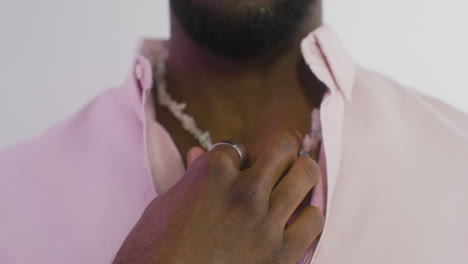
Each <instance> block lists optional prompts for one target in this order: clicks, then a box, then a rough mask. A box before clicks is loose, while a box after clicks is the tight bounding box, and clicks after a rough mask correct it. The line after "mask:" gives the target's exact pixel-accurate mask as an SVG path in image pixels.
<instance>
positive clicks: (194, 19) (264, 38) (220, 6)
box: [170, 0, 317, 59]
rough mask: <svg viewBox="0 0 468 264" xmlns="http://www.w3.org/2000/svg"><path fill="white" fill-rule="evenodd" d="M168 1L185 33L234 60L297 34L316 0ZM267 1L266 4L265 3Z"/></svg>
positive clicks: (266, 49)
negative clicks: (258, 0) (257, 0)
mask: <svg viewBox="0 0 468 264" xmlns="http://www.w3.org/2000/svg"><path fill="white" fill-rule="evenodd" d="M260 2H264V3H255V1H251V0H219V1H208V0H170V5H171V10H172V14H173V15H174V16H175V18H176V19H177V20H178V22H179V23H180V24H181V26H182V28H183V30H184V31H185V33H186V34H187V35H188V36H189V37H190V38H192V39H193V40H195V41H196V42H198V43H199V44H200V45H201V46H204V47H205V48H208V49H209V50H211V51H212V52H214V53H216V54H218V55H220V56H223V57H230V58H236V59H243V58H249V57H255V56H261V55H263V54H265V53H268V52H270V51H271V50H273V49H276V48H278V47H280V46H281V45H283V44H285V43H287V42H288V41H289V40H291V38H293V37H294V35H295V34H296V33H298V31H299V28H300V26H301V24H302V23H303V22H304V20H305V19H306V18H307V16H308V15H309V13H310V9H311V8H310V7H311V4H313V3H315V2H317V0H269V1H260ZM265 2H268V3H265Z"/></svg>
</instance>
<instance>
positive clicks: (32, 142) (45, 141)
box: [0, 88, 134, 174]
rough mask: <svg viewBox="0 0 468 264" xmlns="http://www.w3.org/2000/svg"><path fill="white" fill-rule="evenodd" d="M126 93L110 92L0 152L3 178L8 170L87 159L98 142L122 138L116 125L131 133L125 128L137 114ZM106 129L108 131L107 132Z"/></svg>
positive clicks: (115, 90) (117, 90)
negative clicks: (65, 158) (114, 136)
mask: <svg viewBox="0 0 468 264" xmlns="http://www.w3.org/2000/svg"><path fill="white" fill-rule="evenodd" d="M122 91H123V89H118V88H111V89H107V90H105V91H104V92H102V93H100V94H98V95H97V96H96V97H95V98H94V99H92V100H91V101H90V102H88V103H86V104H85V105H84V106H82V107H81V108H80V109H79V110H78V111H77V112H75V113H74V114H72V115H71V116H69V117H68V118H66V119H64V120H62V121H59V122H58V123H56V124H55V125H53V126H51V127H50V128H48V129H47V130H46V131H43V132H41V133H39V135H37V136H35V137H33V138H31V139H29V140H25V141H23V142H19V143H17V144H14V145H12V146H10V147H8V148H6V149H4V150H0V174H1V172H2V170H4V169H12V168H14V167H22V166H26V167H27V166H30V167H34V166H33V164H38V165H40V162H37V160H43V161H44V162H47V163H49V162H50V163H51V164H52V163H54V161H53V158H54V157H56V156H60V155H70V157H77V156H79V155H83V154H85V152H86V151H92V150H93V149H95V148H94V147H93V144H96V143H99V142H96V141H99V140H102V141H105V140H106V138H112V136H111V135H112V134H111V133H115V134H118V133H119V132H120V131H119V130H116V127H115V126H116V124H117V125H118V124H119V123H120V125H119V127H118V129H123V130H125V129H131V128H128V127H125V126H124V125H123V124H122V121H124V120H131V115H132V114H133V113H134V111H132V110H131V109H130V108H131V105H129V104H128V103H127V102H126V99H125V98H124V97H125V95H124V94H122ZM129 115H130V116H129ZM103 122H105V123H106V124H102V123H103ZM99 124H101V125H99ZM106 125H107V126H108V129H109V130H108V131H105V130H106V129H105V126H106ZM103 128H104V129H103ZM103 130H104V131H103ZM108 133H109V134H108ZM28 162H31V164H28Z"/></svg>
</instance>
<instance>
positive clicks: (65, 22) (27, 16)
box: [0, 0, 468, 149]
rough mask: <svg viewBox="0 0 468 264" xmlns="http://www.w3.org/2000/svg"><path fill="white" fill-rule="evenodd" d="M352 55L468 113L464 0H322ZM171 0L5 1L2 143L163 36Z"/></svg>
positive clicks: (102, 83) (118, 77)
mask: <svg viewBox="0 0 468 264" xmlns="http://www.w3.org/2000/svg"><path fill="white" fill-rule="evenodd" d="M323 1H324V12H325V22H326V23H327V24H329V25H331V26H332V27H333V28H334V29H335V31H336V32H337V33H338V35H339V37H340V38H341V40H342V41H343V42H344V44H345V46H346V47H347V49H348V51H349V52H350V53H351V55H352V57H353V58H354V59H355V61H356V62H358V63H359V64H361V65H362V66H365V67H367V68H371V69H375V70H377V71H380V72H383V73H385V74H386V75H388V76H390V77H392V78H394V79H396V80H397V81H399V82H402V83H405V84H408V85H409V86H412V87H415V88H417V89H419V90H422V91H424V92H426V93H429V94H432V95H434V96H436V97H439V98H441V99H443V100H445V101H448V102H450V103H452V104H454V105H456V106H458V107H460V108H462V109H463V110H465V111H468V101H467V99H466V98H467V95H468V92H467V91H466V89H467V88H468V86H467V85H466V81H465V77H466V76H467V75H468V74H467V73H465V69H466V66H465V65H466V62H468V51H467V50H466V47H468V37H467V32H468V31H467V29H466V25H468V16H465V14H466V10H467V9H468V4H466V3H465V1H459V0H445V1H435V0H424V1H423V0H413V1H408V0H392V1H383V0H352V1H350V0H323ZM168 34H169V22H168V3H167V0H132V1H130V0H127V1H124V0H73V1H72V0H41V1H37V0H0V149H2V148H5V147H7V146H10V145H12V144H14V143H16V142H18V141H21V140H25V139H27V138H30V137H32V136H34V135H37V134H38V133H40V132H42V131H44V130H45V129H46V128H47V127H49V126H51V125H53V124H54V123H56V122H57V121H59V120H61V119H63V118H65V117H67V116H69V115H70V114H71V113H73V112H75V111H76V110H78V109H79V108H80V107H81V106H82V105H83V104H84V103H86V102H87V101H89V100H90V99H91V98H93V97H94V96H95V95H96V94H98V93H99V92H101V91H103V90H104V89H106V88H109V87H112V86H114V85H116V84H119V83H120V82H121V81H122V80H123V79H124V78H125V77H126V75H127V74H128V72H129V70H130V68H129V67H130V65H131V62H132V55H133V53H134V50H135V47H136V43H137V40H138V39H139V38H140V37H142V36H144V37H167V36H168Z"/></svg>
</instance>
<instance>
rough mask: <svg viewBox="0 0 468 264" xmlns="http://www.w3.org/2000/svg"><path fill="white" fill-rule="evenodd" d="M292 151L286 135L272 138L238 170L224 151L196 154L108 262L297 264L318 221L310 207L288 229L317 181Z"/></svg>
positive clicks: (315, 171) (309, 163)
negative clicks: (178, 178)
mask: <svg viewBox="0 0 468 264" xmlns="http://www.w3.org/2000/svg"><path fill="white" fill-rule="evenodd" d="M299 146H300V140H299V139H298V137H297V136H296V135H295V134H293V133H285V134H284V135H281V136H278V137H274V138H273V139H272V140H271V141H270V143H269V144H268V145H267V146H266V148H265V149H264V150H263V151H262V153H261V154H260V156H259V158H258V159H257V160H256V161H255V163H254V164H252V166H251V167H250V168H248V169H245V170H242V171H241V170H239V169H238V168H239V167H240V164H239V162H240V161H239V157H238V155H237V153H236V152H235V151H233V149H232V148H231V147H229V146H220V147H217V148H215V149H214V150H212V151H209V152H207V153H204V154H203V152H202V151H201V150H200V149H198V150H195V154H193V153H192V156H191V158H190V157H188V159H187V160H188V162H189V163H191V162H193V163H191V166H190V167H189V168H188V170H187V172H186V175H185V176H184V178H183V179H182V180H181V181H179V182H178V183H177V184H176V185H175V186H174V187H173V188H171V189H170V190H169V191H167V192H166V193H165V194H164V195H162V196H160V197H158V198H156V199H155V200H153V201H152V202H151V203H150V205H149V206H148V208H147V209H146V210H145V212H144V213H143V215H142V217H141V219H140V220H139V222H138V223H137V224H136V226H135V227H134V228H133V230H132V231H131V232H130V234H129V235H128V237H127V239H126V240H125V242H124V243H123V245H122V247H121V249H120V251H119V252H118V254H117V256H116V259H115V263H177V264H179V263H235V264H238V263H296V261H298V260H299V258H300V257H301V256H302V254H303V253H305V251H306V250H307V248H308V247H309V246H310V244H311V243H312V242H313V241H314V240H315V238H316V237H317V236H318V235H319V234H320V233H321V231H322V229H323V224H324V218H323V215H322V214H321V212H320V210H319V209H318V208H315V207H312V206H307V207H305V208H304V209H302V211H301V212H300V213H299V215H298V216H297V218H295V219H294V221H292V223H290V224H287V222H288V219H289V218H290V216H291V215H292V214H293V212H294V211H295V210H296V209H297V208H298V206H299V205H300V204H301V202H302V200H303V199H304V197H305V196H306V195H307V193H308V192H309V191H310V190H311V189H312V188H313V186H314V185H315V184H316V183H317V181H318V179H319V176H320V175H319V174H320V170H319V167H318V165H317V163H316V162H315V161H314V160H313V159H312V158H310V157H298V155H297V153H298V152H299ZM192 151H194V150H192ZM190 155H191V154H190V152H189V155H188V156H190ZM198 156H199V157H198ZM197 157H198V158H197Z"/></svg>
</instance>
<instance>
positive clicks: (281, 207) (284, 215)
mask: <svg viewBox="0 0 468 264" xmlns="http://www.w3.org/2000/svg"><path fill="white" fill-rule="evenodd" d="M319 179H320V168H319V167H318V165H317V163H316V162H315V161H314V160H313V159H312V158H310V157H307V156H301V157H299V158H298V159H297V160H296V161H295V162H294V164H293V166H292V168H291V169H290V171H289V172H288V173H287V174H286V175H285V176H284V178H283V179H282V180H281V181H280V182H279V183H278V185H277V186H276V187H275V188H274V189H273V192H272V193H271V198H270V208H271V209H270V210H271V211H270V213H271V215H272V219H275V221H278V222H279V223H280V225H283V226H285V225H286V223H287V221H288V219H289V217H290V216H291V215H292V214H293V213H294V211H295V210H296V209H297V208H298V206H299V205H300V204H301V202H302V201H303V200H304V197H306V196H307V194H308V193H309V191H310V190H311V189H312V188H313V187H314V186H315V185H316V184H317V182H318V180H319Z"/></svg>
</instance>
